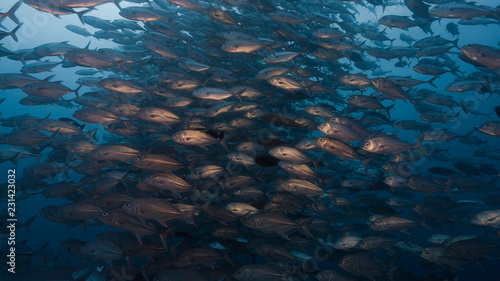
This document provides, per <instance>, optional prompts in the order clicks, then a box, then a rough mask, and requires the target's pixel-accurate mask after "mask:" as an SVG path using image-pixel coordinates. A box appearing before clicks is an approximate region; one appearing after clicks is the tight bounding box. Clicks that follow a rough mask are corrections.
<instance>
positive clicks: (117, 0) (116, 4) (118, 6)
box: [113, 0, 122, 10]
mask: <svg viewBox="0 0 500 281" xmlns="http://www.w3.org/2000/svg"><path fill="white" fill-rule="evenodd" d="M121 1H122V0H113V3H114V4H115V6H116V7H117V8H118V9H119V10H121V9H122V7H120V2H121Z"/></svg>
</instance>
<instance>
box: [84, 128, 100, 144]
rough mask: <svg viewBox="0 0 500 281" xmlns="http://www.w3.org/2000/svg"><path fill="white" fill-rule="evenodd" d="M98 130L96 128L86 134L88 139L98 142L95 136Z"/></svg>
mask: <svg viewBox="0 0 500 281" xmlns="http://www.w3.org/2000/svg"><path fill="white" fill-rule="evenodd" d="M97 130H98V128H95V129H92V130H90V131H87V132H84V133H85V135H87V137H89V139H92V140H94V141H97V139H96V138H95V136H96V134H97Z"/></svg>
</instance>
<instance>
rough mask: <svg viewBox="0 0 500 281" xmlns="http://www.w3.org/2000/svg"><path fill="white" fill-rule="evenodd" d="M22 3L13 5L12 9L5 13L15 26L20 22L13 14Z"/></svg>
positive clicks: (20, 1) (18, 2) (21, 0)
mask: <svg viewBox="0 0 500 281" xmlns="http://www.w3.org/2000/svg"><path fill="white" fill-rule="evenodd" d="M22 3H23V0H19V1H17V3H16V4H14V6H12V8H10V10H9V11H8V12H7V16H8V17H9V18H10V19H11V20H12V21H13V22H15V23H16V24H17V25H20V24H21V22H20V21H19V19H18V18H17V17H16V15H15V14H14V13H15V12H16V10H17V9H19V7H20V6H21V4H22Z"/></svg>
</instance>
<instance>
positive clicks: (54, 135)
mask: <svg viewBox="0 0 500 281" xmlns="http://www.w3.org/2000/svg"><path fill="white" fill-rule="evenodd" d="M59 130H61V128H59V129H57V131H55V132H54V133H53V134H52V136H50V138H49V140H50V144H52V145H54V146H55V145H56V143H55V138H56V136H57V135H59Z"/></svg>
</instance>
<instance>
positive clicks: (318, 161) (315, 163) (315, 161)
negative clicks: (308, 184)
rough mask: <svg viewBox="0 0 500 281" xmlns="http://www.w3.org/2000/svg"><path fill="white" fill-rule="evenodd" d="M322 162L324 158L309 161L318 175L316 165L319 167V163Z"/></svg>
mask: <svg viewBox="0 0 500 281" xmlns="http://www.w3.org/2000/svg"><path fill="white" fill-rule="evenodd" d="M323 160H325V159H324V158H319V159H316V160H313V161H311V162H312V163H313V165H314V168H316V171H318V173H319V167H318V165H319V163H321V162H323Z"/></svg>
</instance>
